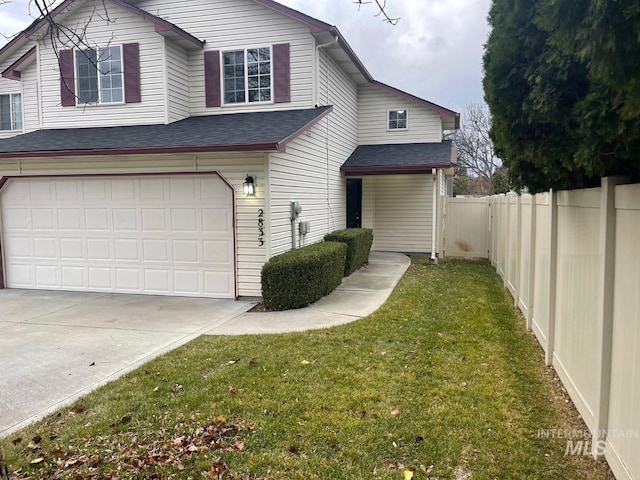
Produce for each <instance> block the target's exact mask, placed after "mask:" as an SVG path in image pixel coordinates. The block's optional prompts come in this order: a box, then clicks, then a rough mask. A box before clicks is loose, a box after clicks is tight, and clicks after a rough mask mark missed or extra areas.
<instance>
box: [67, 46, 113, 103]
mask: <svg viewBox="0 0 640 480" xmlns="http://www.w3.org/2000/svg"><path fill="white" fill-rule="evenodd" d="M75 53H76V82H77V88H76V95H77V99H78V103H79V104H90V103H93V104H96V103H123V102H124V83H123V74H122V50H121V47H119V46H117V47H107V48H95V49H85V50H76V52H75Z"/></svg>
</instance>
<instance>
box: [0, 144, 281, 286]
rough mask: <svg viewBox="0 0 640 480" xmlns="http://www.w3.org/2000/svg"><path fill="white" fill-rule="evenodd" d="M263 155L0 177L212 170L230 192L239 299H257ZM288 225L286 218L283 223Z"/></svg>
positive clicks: (124, 161) (92, 163) (59, 164)
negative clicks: (249, 186) (253, 186)
mask: <svg viewBox="0 0 640 480" xmlns="http://www.w3.org/2000/svg"><path fill="white" fill-rule="evenodd" d="M264 164H265V160H264V155H263V154H228V153H226V154H213V153H212V154H199V155H186V154H185V155H127V156H96V157H84V158H83V157H67V158H63V157H60V158H55V157H53V158H33V159H22V160H1V161H0V176H16V177H19V176H26V175H114V174H133V173H135V174H145V173H182V172H208V171H217V172H218V173H219V174H220V175H222V177H223V178H224V179H226V180H227V181H228V182H229V183H230V184H231V185H232V186H233V188H234V189H235V207H236V219H235V220H236V221H235V225H236V238H237V272H238V274H237V281H238V294H239V295H240V296H260V295H261V287H260V271H261V269H262V265H263V264H264V262H265V261H266V260H267V258H268V257H267V252H268V248H269V243H268V230H269V228H270V226H269V225H270V222H269V218H268V211H267V208H266V200H265V199H266V198H267V191H266V189H265V185H267V183H266V179H265V176H266V173H265V168H264ZM247 173H251V174H253V175H254V176H255V178H257V191H256V195H255V196H254V197H245V196H244V195H243V194H242V183H243V181H244V179H245V176H246V174H247ZM258 209H264V210H265V225H266V230H267V231H266V232H265V240H266V242H265V244H264V245H263V246H259V245H258ZM287 223H288V219H287Z"/></svg>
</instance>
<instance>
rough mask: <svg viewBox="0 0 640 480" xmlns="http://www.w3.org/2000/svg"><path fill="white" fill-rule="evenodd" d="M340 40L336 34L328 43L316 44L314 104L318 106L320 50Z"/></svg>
mask: <svg viewBox="0 0 640 480" xmlns="http://www.w3.org/2000/svg"><path fill="white" fill-rule="evenodd" d="M338 40H339V37H338V36H337V35H336V37H335V38H334V39H333V40H332V41H330V42H328V43H323V44H321V45H316V68H315V81H314V83H315V88H314V89H313V104H314V105H315V106H316V107H317V106H318V90H319V89H320V81H319V78H320V57H319V52H320V49H321V48H327V47H330V46H332V45H337V43H338ZM328 81H329V79H328V78H327V82H328Z"/></svg>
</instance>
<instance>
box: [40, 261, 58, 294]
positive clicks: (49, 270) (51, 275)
mask: <svg viewBox="0 0 640 480" xmlns="http://www.w3.org/2000/svg"><path fill="white" fill-rule="evenodd" d="M58 284H59V282H58V267H56V266H53V265H36V286H37V287H38V288H45V289H48V288H55V287H57V286H58Z"/></svg>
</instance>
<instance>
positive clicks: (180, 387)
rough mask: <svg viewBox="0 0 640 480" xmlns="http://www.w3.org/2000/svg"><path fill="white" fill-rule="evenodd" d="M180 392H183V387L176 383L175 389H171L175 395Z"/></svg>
mask: <svg viewBox="0 0 640 480" xmlns="http://www.w3.org/2000/svg"><path fill="white" fill-rule="evenodd" d="M180 390H182V385H181V384H179V383H176V384H175V385H174V386H173V387H171V391H172V392H173V393H178V392H179V391H180Z"/></svg>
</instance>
